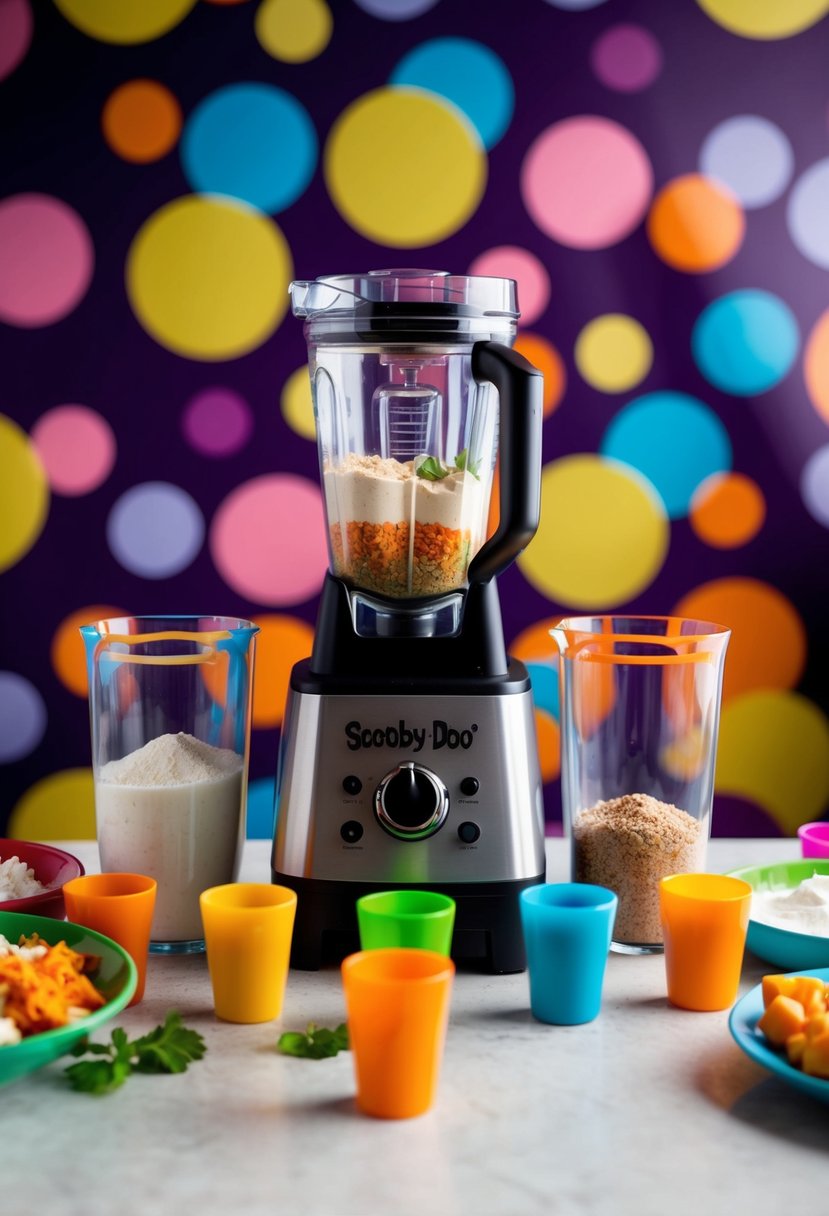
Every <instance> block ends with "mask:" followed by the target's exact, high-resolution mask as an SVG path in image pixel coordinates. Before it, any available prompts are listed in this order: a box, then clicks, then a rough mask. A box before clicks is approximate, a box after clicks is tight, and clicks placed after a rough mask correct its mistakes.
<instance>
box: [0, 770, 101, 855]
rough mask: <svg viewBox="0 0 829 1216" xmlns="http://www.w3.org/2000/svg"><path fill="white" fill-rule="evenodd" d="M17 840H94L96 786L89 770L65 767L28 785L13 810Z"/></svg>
mask: <svg viewBox="0 0 829 1216" xmlns="http://www.w3.org/2000/svg"><path fill="white" fill-rule="evenodd" d="M9 835H10V836H13V837H15V838H16V839H17V840H94V839H95V787H94V783H93V780H92V769H91V768H67V769H64V770H63V771H62V772H60V773H51V774H50V775H49V776H48V777H43V778H42V780H40V781H37V782H36V783H35V784H34V785H33V786H31V787H30V788H29V789H28V790H27V791H26V793H25V794H24V795H23V797H22V798H21V799H20V800H19V801H18V803H17V805H16V806H15V807H14V809H13V810H12V813H11V816H10V818H9Z"/></svg>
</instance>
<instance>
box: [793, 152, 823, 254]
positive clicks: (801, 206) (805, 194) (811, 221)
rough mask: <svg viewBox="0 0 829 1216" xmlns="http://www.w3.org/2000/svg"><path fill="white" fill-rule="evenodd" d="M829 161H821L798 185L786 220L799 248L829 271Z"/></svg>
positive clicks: (800, 179)
mask: <svg viewBox="0 0 829 1216" xmlns="http://www.w3.org/2000/svg"><path fill="white" fill-rule="evenodd" d="M827 216H829V160H819V161H817V163H816V164H814V165H812V167H811V168H810V169H807V170H806V172H805V173H804V174H803V175H802V177H800V178H798V180H797V181H796V182H795V186H794V189H793V190H792V192H791V194H790V196H789V206H788V211H787V214H786V221H787V223H788V225H789V235H790V236H791V238H792V240H793V241H794V243H795V245H796V246H797V248H798V249H799V250H800V252H801V253H802V254H803V256H804V258H808V259H809V261H810V262H814V263H815V265H817V266H823V267H824V268H825V269H827V270H829V223H827Z"/></svg>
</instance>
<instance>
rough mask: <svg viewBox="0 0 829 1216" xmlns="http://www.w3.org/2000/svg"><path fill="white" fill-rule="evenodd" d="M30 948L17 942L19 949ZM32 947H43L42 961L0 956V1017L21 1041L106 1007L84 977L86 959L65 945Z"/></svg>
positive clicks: (8, 955)
mask: <svg viewBox="0 0 829 1216" xmlns="http://www.w3.org/2000/svg"><path fill="white" fill-rule="evenodd" d="M31 944H33V943H32V942H31V941H21V945H31ZM35 944H39V945H43V946H46V947H47V951H46V954H44V955H43V957H42V958H37V959H26V958H20V957H19V955H16V954H7V955H4V956H0V985H3V987H4V988H5V989H6V991H5V993H4V997H3V1006H4V1008H3V1015H4V1016H5V1017H8V1018H11V1019H12V1021H13V1022H14V1023H15V1025H16V1026H17V1028H18V1030H19V1031H20V1033H21V1034H22V1035H23V1036H24V1037H25V1036H26V1035H30V1034H38V1033H39V1032H40V1031H41V1030H54V1029H55V1027H57V1026H65V1025H66V1024H67V1023H68V1022H69V1021H71V1020H73V1018H74V1017H76V1016H78V1011H81V1010H82V1011H84V1012H89V1011H90V1010H93V1009H99V1008H100V1007H101V1005H103V1004H105V1003H106V1002H105V998H104V997H103V996H102V995H101V993H100V992H99V991H98V990H97V988H95V987H94V986H93V985H92V984H91V983H90V981H89V980H88V979H87V977H86V975H85V974H84V971H85V970H88V969H89V956H88V955H84V954H79V953H78V951H76V950H72V949H71V948H70V947H69V946H67V944H66V942H58V943H57V945H55V946H48V944H47V943H46V942H38V943H35Z"/></svg>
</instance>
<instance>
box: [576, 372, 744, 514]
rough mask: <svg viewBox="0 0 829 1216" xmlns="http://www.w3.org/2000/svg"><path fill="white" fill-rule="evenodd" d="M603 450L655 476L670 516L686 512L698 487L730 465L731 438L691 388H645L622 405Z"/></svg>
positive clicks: (602, 451) (654, 478)
mask: <svg viewBox="0 0 829 1216" xmlns="http://www.w3.org/2000/svg"><path fill="white" fill-rule="evenodd" d="M600 450H601V453H602V455H603V456H607V457H610V459H612V460H620V461H622V462H623V463H624V464H628V465H631V466H632V467H633V468H634V469H636V470H638V472H640V473H641V474H642V475H643V476H644V477H646V478H647V479H648V481H650V482H651V484H652V485H653V487H654V489H655V490H656V492H657V493H658V494H659V496H660V498H661V499H662V501H663V502H664V504H665V509H666V511H667V512H668V515H669V516H670V517H671V519H680V518H682V516H684V515H687V514H688V508H689V506H690V502H691V498H692V497H693V494H694V491H695V490H696V488H697V486H699V485H700V484H701V483H702V482H703V481H704V480H705V478H706V477H710V476H711V474H712V473H723V472H726V471H727V470H729V469H730V468H731V441H730V439H729V438H728V433H727V431H726V429H725V427H724V426H723V424H722V423H721V422H720V420H719V418H718V417H717V415H716V414H715V413H714V411H713V410H712V409H710V408H709V407H708V406H707V405H704V404H703V403H702V401H698V400H697V399H696V397H690V396H688V394H687V393H674V392H659V393H646V394H645V395H644V396H643V397H637V398H636V399H635V400H633V401H631V402H630V404H629V405H626V406H625V408H624V409H623V410H620V411H619V413H618V414H617V415H616V417H615V418H614V419H613V421H612V422H611V424H610V426H609V427H608V428H607V430H606V431H605V434H604V438H603V439H602V443H601V448H600Z"/></svg>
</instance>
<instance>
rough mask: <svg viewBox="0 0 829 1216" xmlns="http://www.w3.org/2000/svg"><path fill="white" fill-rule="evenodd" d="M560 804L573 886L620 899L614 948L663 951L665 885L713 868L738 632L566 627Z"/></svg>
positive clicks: (618, 622) (574, 623) (607, 621)
mask: <svg viewBox="0 0 829 1216" xmlns="http://www.w3.org/2000/svg"><path fill="white" fill-rule="evenodd" d="M550 632H551V635H552V637H553V640H554V641H555V643H556V645H557V647H558V651H559V655H560V660H559V661H560V665H561V688H562V697H561V745H562V746H561V796H562V805H563V812H564V823H565V827H566V829H567V832H568V834H569V836H570V841H571V862H572V877H573V878H574V879H575V880H576V881H577V882H587V883H595V884H597V885H598V886H604V887H609V888H610V889H611V890H612V891H615V892H616V894H617V895H618V897H619V907H618V911H617V915H616V925H615V928H614V936H613V945H612V948H613V949H614V950H617V951H619V952H621V953H629V954H640V953H651V952H655V951H660V950H661V949H662V929H661V925H660V919H659V881H660V879H662V878H664V877H666V876H667V875H669V874H677V873H688V872H693V871H698V870H703V869H704V868H705V854H706V848H707V843H708V837H709V834H710V830H711V809H712V803H713V798H714V764H715V760H716V752H717V732H718V728H719V717H720V700H721V695H722V676H723V667H724V662H725V652H726V647H727V645H728V640H729V638H730V636H731V635H730V631H729V630H728V629H726V628H724V627H723V626H722V625H715V624H713V623H711V622H709V621H691V620H684V619H681V618H679V617H657V616H654V617H624V616H599V617H570V618H567V619H565V620H562V621H560V622H559V624H558V625H557V626H556V627H555V628H554V629H552V630H551V631H550Z"/></svg>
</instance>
